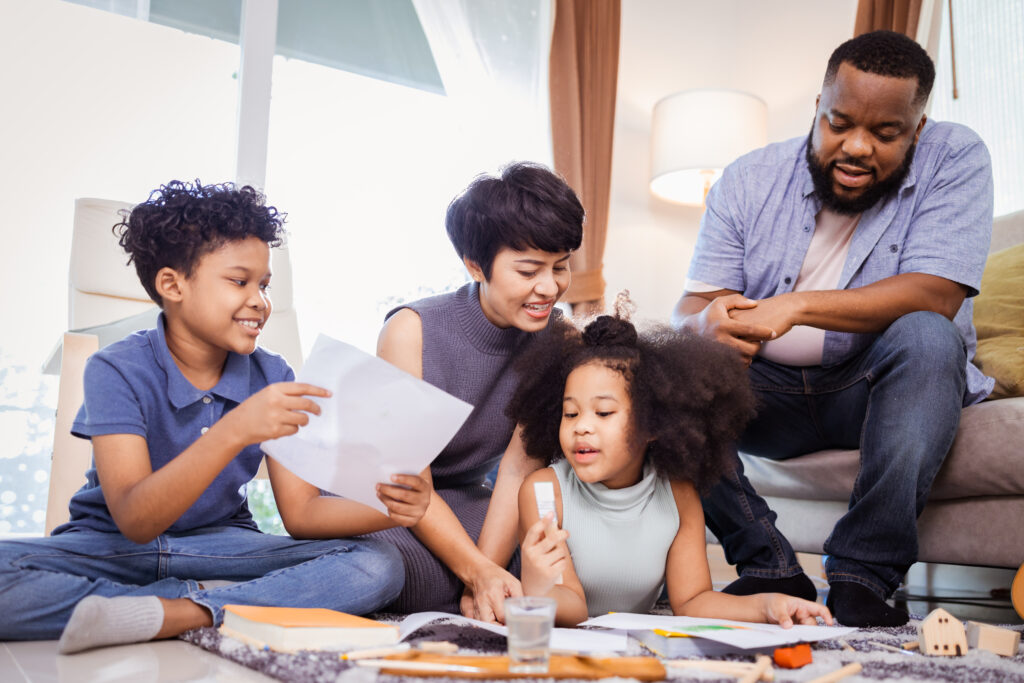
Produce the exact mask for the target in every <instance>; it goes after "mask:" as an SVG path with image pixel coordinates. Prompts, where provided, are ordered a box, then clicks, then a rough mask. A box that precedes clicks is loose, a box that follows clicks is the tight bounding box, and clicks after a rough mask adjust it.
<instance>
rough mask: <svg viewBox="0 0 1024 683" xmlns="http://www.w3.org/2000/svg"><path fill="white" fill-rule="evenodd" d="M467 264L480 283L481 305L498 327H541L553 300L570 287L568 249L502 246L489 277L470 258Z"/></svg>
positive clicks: (547, 317)
mask: <svg viewBox="0 0 1024 683" xmlns="http://www.w3.org/2000/svg"><path fill="white" fill-rule="evenodd" d="M466 267H467V268H468V269H469V272H470V275H471V276H472V277H473V279H474V280H476V281H477V282H479V283H480V307H481V308H482V309H483V312H484V316H486V317H487V319H488V320H489V321H491V323H493V324H494V325H495V326H497V327H502V328H507V327H515V328H518V329H520V330H523V331H525V332H537V331H539V330H543V329H544V328H545V327H546V326H547V324H548V320H550V319H551V311H552V309H553V308H554V306H555V303H556V302H557V301H558V300H559V299H560V298H561V297H562V295H563V294H564V293H565V290H566V289H567V288H568V287H569V282H570V280H571V277H570V275H569V252H567V251H564V252H556V253H552V252H549V251H541V250H540V249H526V250H524V251H515V250H513V249H509V248H507V247H506V248H503V249H501V250H500V251H499V252H498V253H497V254H496V255H495V257H494V264H493V265H492V266H491V276H490V278H484V275H483V271H482V270H481V269H480V268H479V266H477V265H476V264H474V263H473V262H472V261H469V260H467V261H466Z"/></svg>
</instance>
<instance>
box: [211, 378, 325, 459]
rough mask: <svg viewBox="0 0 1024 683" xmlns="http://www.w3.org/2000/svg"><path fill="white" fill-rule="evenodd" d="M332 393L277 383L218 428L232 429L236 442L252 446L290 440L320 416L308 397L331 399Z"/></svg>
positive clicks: (309, 385) (220, 423)
mask: <svg viewBox="0 0 1024 683" xmlns="http://www.w3.org/2000/svg"><path fill="white" fill-rule="evenodd" d="M330 395H331V392H329V391H327V390H326V389H323V388H321V387H317V386H313V385H312V384H303V383H301V382H277V383H275V384H270V385H268V386H266V387H264V388H263V389H262V390H261V391H258V392H256V393H255V394H253V395H252V396H250V397H249V398H247V399H246V400H244V401H242V403H240V404H239V405H238V407H237V408H235V409H234V410H231V411H229V412H228V413H226V414H225V415H224V417H222V418H221V419H220V420H218V421H217V423H216V424H215V425H214V426H215V427H219V428H221V429H225V428H227V429H230V430H231V432H230V433H232V434H234V435H235V438H237V439H239V440H241V441H243V442H244V443H243V447H244V446H248V445H249V444H254V443H259V442H261V441H268V440H270V439H277V438H280V437H282V436H289V435H291V434H294V433H295V432H297V431H299V427H301V426H303V425H306V424H308V423H309V415H310V414H313V415H319V414H320V406H318V405H317V404H316V402H315V401H313V399H310V398H306V397H307V396H319V397H321V398H327V397H328V396H330Z"/></svg>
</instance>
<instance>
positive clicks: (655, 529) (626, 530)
mask: <svg viewBox="0 0 1024 683" xmlns="http://www.w3.org/2000/svg"><path fill="white" fill-rule="evenodd" d="M551 469H553V470H554V471H555V475H556V476H557V477H558V485H559V487H560V488H561V489H562V528H563V529H565V530H566V531H568V532H569V540H568V545H569V553H570V554H571V555H572V564H573V568H574V569H575V570H576V575H577V576H578V577H579V579H580V583H581V584H582V585H583V594H584V595H585V596H586V598H587V612H588V613H589V614H590V616H597V615H601V614H605V613H607V612H640V613H644V614H645V613H647V612H649V611H650V609H651V608H652V607H654V603H655V602H657V601H658V596H659V595H660V594H661V587H662V586H663V585H664V583H665V566H666V564H667V562H668V550H669V547H670V546H671V545H672V541H674V540H675V537H676V534H677V533H678V531H679V509H678V508H677V507H676V501H675V498H674V497H673V496H672V484H671V483H670V482H669V480H668V479H666V478H664V477H659V476H658V475H657V473H655V471H654V468H653V467H651V466H650V465H645V466H644V474H643V477H642V478H641V479H640V481H639V482H637V483H636V484H634V485H633V486H627V487H626V488H621V489H610V488H608V487H607V486H605V485H604V484H588V483H586V482H583V481H580V479H579V478H578V477H577V476H576V473H575V472H574V471H573V469H572V466H571V465H570V464H569V461H568V460H559V461H558V462H556V463H555V464H553V465H551Z"/></svg>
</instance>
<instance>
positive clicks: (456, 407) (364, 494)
mask: <svg viewBox="0 0 1024 683" xmlns="http://www.w3.org/2000/svg"><path fill="white" fill-rule="evenodd" d="M295 379H296V381H297V382H306V383H308V384H314V385H316V386H319V387H323V388H325V389H328V390H330V391H331V393H332V396H331V397H330V398H315V399H314V400H315V401H316V402H317V403H318V404H319V405H320V408H321V414H320V415H310V417H309V424H307V425H306V426H304V427H302V428H300V429H299V431H298V433H297V434H294V435H292V436H286V437H282V438H280V439H274V440H273V441H264V442H263V443H262V444H260V447H261V448H262V449H263V452H264V453H266V454H267V455H269V456H271V457H273V458H274V459H275V460H277V461H278V462H279V463H280V464H281V465H283V466H284V467H286V468H288V469H289V470H291V471H292V472H293V473H294V474H295V475H296V476H298V477H301V478H302V479H304V480H306V481H307V482H309V483H310V484H313V485H314V486H317V487H319V488H321V489H323V490H325V491H330V492H331V493H333V494H335V495H338V496H342V497H344V498H348V499H350V500H354V501H357V502H360V503H363V504H365V505H368V506H370V507H372V508H374V509H376V510H380V511H381V512H383V513H384V514H387V509H386V508H385V507H384V504H383V503H381V502H380V500H379V499H378V498H377V494H376V484H377V483H378V482H383V483H391V475H392V474H419V473H420V472H422V471H423V470H424V469H425V468H426V467H427V466H428V465H429V464H430V462H431V461H432V460H433V459H434V458H435V457H436V456H437V454H438V453H440V452H441V450H442V449H443V448H444V447H445V445H446V444H447V443H448V442H449V441H450V440H451V438H452V436H454V435H455V433H456V432H457V431H458V430H459V428H460V427H461V426H462V423H463V422H465V421H466V418H467V417H469V414H470V413H471V412H472V411H473V406H471V405H470V404H468V403H466V402H464V401H461V400H459V399H457V398H455V397H454V396H451V395H450V394H447V393H445V392H444V391H442V390H440V389H438V388H437V387H435V386H433V385H431V384H428V383H427V382H424V381H423V380H421V379H418V378H416V377H413V376H412V375H410V374H409V373H407V372H404V371H402V370H399V369H398V368H396V367H395V366H393V365H391V364H390V363H388V362H387V361H384V360H381V359H380V358H377V357H376V356H371V355H370V354H368V353H365V352H363V351H360V350H359V349H357V348H355V347H354V346H351V345H349V344H345V343H344V342H340V341H338V340H336V339H332V338H330V337H328V336H326V335H324V334H321V335H320V336H319V337H317V340H316V343H315V344H314V345H313V350H312V352H311V353H310V354H309V358H308V359H307V360H306V362H305V364H304V365H303V366H302V369H301V370H300V371H299V373H298V375H297V376H296V378H295Z"/></svg>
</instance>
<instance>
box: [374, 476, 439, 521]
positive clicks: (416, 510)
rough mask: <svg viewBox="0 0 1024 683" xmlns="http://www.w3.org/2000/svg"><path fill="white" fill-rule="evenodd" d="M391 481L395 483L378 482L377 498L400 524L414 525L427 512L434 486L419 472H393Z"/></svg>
mask: <svg viewBox="0 0 1024 683" xmlns="http://www.w3.org/2000/svg"><path fill="white" fill-rule="evenodd" d="M391 481H392V482H394V484H377V498H379V499H380V502H382V503H384V507H386V508H387V509H388V517H390V518H391V519H393V520H394V521H395V522H397V523H398V525H399V526H406V527H408V526H413V525H414V524H416V523H417V522H419V521H420V520H421V519H422V518H423V515H424V514H425V513H426V511H427V506H428V505H429V504H430V492H431V490H432V488H433V487H431V485H430V483H429V482H428V481H427V480H426V479H424V478H423V477H421V476H419V475H417V474H393V475H391Z"/></svg>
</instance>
